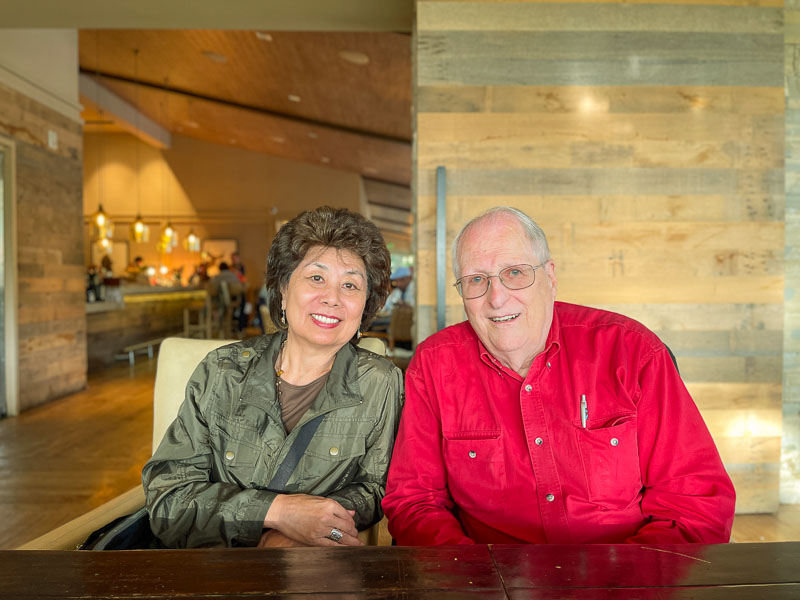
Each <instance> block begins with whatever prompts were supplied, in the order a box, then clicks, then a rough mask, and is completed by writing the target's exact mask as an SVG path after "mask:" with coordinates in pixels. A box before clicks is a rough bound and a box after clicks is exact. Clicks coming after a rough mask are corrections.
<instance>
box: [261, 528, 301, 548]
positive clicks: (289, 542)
mask: <svg viewBox="0 0 800 600" xmlns="http://www.w3.org/2000/svg"><path fill="white" fill-rule="evenodd" d="M301 546H306V544H301V543H300V542H298V541H297V540H293V539H292V538H290V537H286V536H285V535H283V534H282V533H281V532H280V531H278V530H277V529H267V530H266V531H265V532H264V533H262V534H261V539H260V540H259V541H258V546H257V547H258V548H298V547H301Z"/></svg>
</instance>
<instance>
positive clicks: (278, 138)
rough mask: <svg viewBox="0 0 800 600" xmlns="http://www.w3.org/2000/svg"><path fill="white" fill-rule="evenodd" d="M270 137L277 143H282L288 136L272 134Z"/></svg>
mask: <svg viewBox="0 0 800 600" xmlns="http://www.w3.org/2000/svg"><path fill="white" fill-rule="evenodd" d="M269 139H271V140H272V141H273V142H275V143H276V144H282V143H283V142H285V141H286V138H285V137H283V136H282V135H271V136H269Z"/></svg>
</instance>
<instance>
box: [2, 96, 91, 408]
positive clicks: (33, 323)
mask: <svg viewBox="0 0 800 600" xmlns="http://www.w3.org/2000/svg"><path fill="white" fill-rule="evenodd" d="M49 130H52V131H55V132H56V133H57V135H58V140H59V144H58V149H57V150H52V149H50V148H49V147H48V144H47V135H48V133H47V132H48V131H49ZM0 133H3V134H5V135H7V136H8V137H10V138H12V139H13V140H14V143H15V145H16V156H17V160H16V182H17V244H18V247H17V260H18V269H17V274H18V297H17V301H18V322H19V409H20V411H23V410H26V409H28V408H31V407H33V406H36V405H39V404H42V403H44V402H47V401H49V400H53V399H55V398H58V397H60V396H64V395H66V394H69V393H71V392H74V391H77V390H81V389H83V388H85V387H86V304H85V303H86V293H85V291H84V290H85V287H86V284H85V271H86V269H85V267H84V264H83V229H82V227H83V216H82V215H83V200H82V193H83V191H82V181H81V172H82V165H81V160H82V145H83V142H82V127H81V125H80V123H77V122H74V121H71V120H70V119H68V118H67V117H64V116H62V115H60V114H59V113H57V112H55V111H53V110H51V109H49V108H47V107H45V106H43V105H41V104H39V103H38V102H36V101H35V100H32V99H30V98H28V97H26V96H25V95H23V94H21V93H19V92H17V91H15V90H13V89H12V88H9V87H6V86H4V85H0Z"/></svg>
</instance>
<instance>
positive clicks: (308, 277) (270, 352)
mask: <svg viewBox="0 0 800 600" xmlns="http://www.w3.org/2000/svg"><path fill="white" fill-rule="evenodd" d="M389 265H390V259H389V252H388V250H387V249H386V245H385V243H384V241H383V238H382V237H381V234H380V232H379V231H378V229H377V227H376V226H375V225H374V224H373V223H371V222H370V221H368V220H367V219H365V218H364V217H362V216H360V215H358V214H355V213H352V212H350V211H347V210H344V209H339V210H334V209H332V208H328V207H323V208H319V209H317V210H314V211H308V212H304V213H302V214H301V215H299V216H298V217H296V218H295V219H293V220H291V221H289V222H288V223H286V224H285V225H284V226H283V227H281V229H280V231H279V232H278V235H277V236H276V238H275V240H274V241H273V243H272V247H271V248H270V251H269V256H268V258H267V273H266V279H267V292H268V302H269V308H270V314H271V315H272V319H273V321H274V322H275V324H276V325H278V327H279V329H278V332H277V333H275V334H272V335H266V336H261V337H257V338H252V339H249V340H245V341H243V342H239V343H236V344H231V345H229V346H225V347H222V348H220V349H218V350H215V351H214V352H211V353H210V354H209V355H208V356H207V357H206V358H205V359H204V360H203V362H201V363H200V365H198V367H197V369H196V370H195V372H194V374H193V375H192V378H191V379H190V381H189V384H188V385H187V388H186V398H185V400H184V402H183V404H182V406H181V408H180V411H179V413H178V418H177V419H176V420H175V422H174V423H173V424H172V425H171V426H170V429H169V430H168V431H167V433H166V435H165V436H164V439H163V440H162V442H161V445H160V446H159V448H158V450H157V451H156V453H155V454H154V455H153V458H151V459H150V461H149V462H148V463H147V464H146V465H145V467H144V471H143V473H142V479H143V482H144V488H145V493H146V503H147V508H148V512H149V513H150V524H151V527H152V529H153V532H154V533H155V534H156V536H158V538H159V539H160V540H161V542H162V543H163V544H164V545H166V546H169V547H198V546H214V545H226V546H255V545H260V546H292V545H319V546H337V545H359V544H360V542H359V540H358V539H357V537H356V535H357V533H358V530H360V529H366V528H368V527H369V526H371V525H372V524H374V523H376V522H377V521H378V520H380V518H381V516H382V513H381V509H380V502H381V499H382V498H383V495H384V490H385V484H386V472H387V469H388V465H389V458H390V456H391V452H392V444H393V443H394V437H395V433H396V431H397V422H398V420H399V417H400V409H401V403H402V398H403V392H402V389H403V388H402V375H401V373H400V371H399V369H397V368H396V367H394V366H393V365H392V364H391V363H390V362H389V361H387V360H386V359H384V358H381V357H379V356H377V355H376V354H373V353H372V352H369V351H367V350H364V349H361V348H358V347H357V346H356V345H355V344H356V343H357V342H358V338H359V337H360V332H361V331H362V330H363V329H365V328H366V327H367V326H368V325H369V323H370V322H371V321H372V319H373V317H374V316H375V314H376V313H377V311H378V310H379V309H380V307H381V306H383V302H384V300H385V299H386V295H387V293H388V288H389V285H388V283H389V273H390V266H389ZM317 415H324V417H323V418H322V420H321V421H320V424H319V426H318V429H316V430H315V431H314V433H313V436H312V437H311V441H310V442H309V443H308V446H307V448H306V449H305V451H304V453H303V455H302V458H301V459H300V461H299V463H298V464H297V466H296V468H295V469H294V470H293V471H292V472H291V475H290V476H289V479H288V482H287V483H286V484H285V485H283V486H281V489H267V488H269V487H270V485H269V484H270V482H271V481H273V477H274V476H275V474H276V472H278V471H279V467H281V465H282V464H284V461H285V459H286V456H287V454H289V450H290V448H291V447H292V444H293V443H295V440H296V438H297V437H298V436H299V434H300V433H301V432H302V431H303V428H304V427H306V424H308V425H309V426H311V425H312V424H313V423H314V422H315V421H314V418H315V417H316V416H317Z"/></svg>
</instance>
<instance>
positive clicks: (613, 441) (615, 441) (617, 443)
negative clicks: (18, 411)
mask: <svg viewBox="0 0 800 600" xmlns="http://www.w3.org/2000/svg"><path fill="white" fill-rule="evenodd" d="M611 445H612V446H619V440H618V439H617V438H611Z"/></svg>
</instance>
